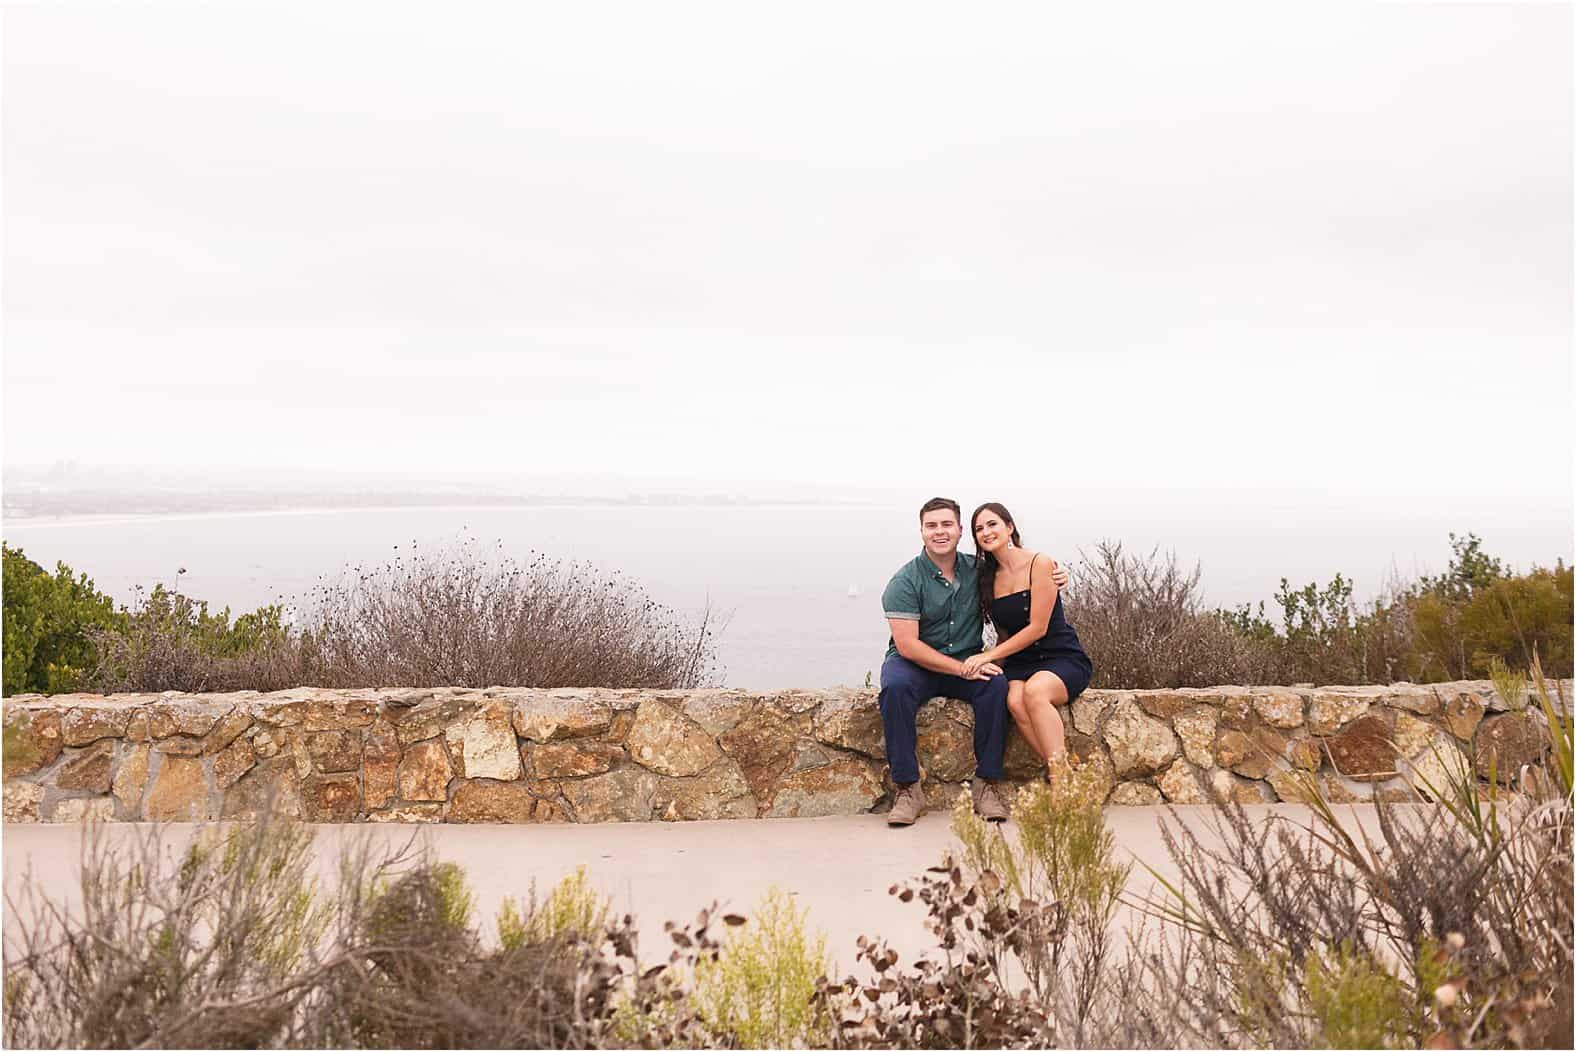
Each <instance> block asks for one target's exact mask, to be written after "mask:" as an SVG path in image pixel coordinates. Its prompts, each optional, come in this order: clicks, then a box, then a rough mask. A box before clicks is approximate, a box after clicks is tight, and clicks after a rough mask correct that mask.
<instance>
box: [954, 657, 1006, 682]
mask: <svg viewBox="0 0 1576 1052" xmlns="http://www.w3.org/2000/svg"><path fill="white" fill-rule="evenodd" d="M999 675H1001V666H1000V665H998V664H996V663H995V662H994V661H991V660H990V659H989V658H987V657H986V656H985V655H984V654H975V655H974V656H973V657H970V658H964V659H963V670H962V671H961V672H959V673H958V678H959V679H990V678H991V677H992V676H999Z"/></svg>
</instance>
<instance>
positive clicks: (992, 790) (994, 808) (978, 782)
mask: <svg viewBox="0 0 1576 1052" xmlns="http://www.w3.org/2000/svg"><path fill="white" fill-rule="evenodd" d="M971 792H972V793H973V794H974V813H975V814H977V815H979V816H980V817H981V818H983V819H985V821H987V822H1005V821H1007V817H1008V814H1009V812H1008V810H1007V801H1005V800H1003V799H1002V798H1001V794H1000V793H998V792H996V783H994V782H987V781H986V780H985V779H983V778H976V779H974V784H973V786H972V787H971Z"/></svg>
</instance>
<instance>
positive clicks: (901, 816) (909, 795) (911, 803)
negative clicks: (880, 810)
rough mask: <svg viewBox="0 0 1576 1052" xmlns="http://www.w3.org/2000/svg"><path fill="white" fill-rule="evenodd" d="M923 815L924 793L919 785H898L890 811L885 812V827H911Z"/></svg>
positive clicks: (912, 783) (914, 783)
mask: <svg viewBox="0 0 1576 1052" xmlns="http://www.w3.org/2000/svg"><path fill="white" fill-rule="evenodd" d="M924 813H925V791H924V790H923V789H921V788H920V787H919V783H918V782H910V783H908V784H907V785H900V786H898V787H897V796H896V797H894V798H893V800H892V810H890V811H888V812H887V825H889V826H911V825H913V824H914V823H915V822H917V821H919V816H920V815H922V814H924Z"/></svg>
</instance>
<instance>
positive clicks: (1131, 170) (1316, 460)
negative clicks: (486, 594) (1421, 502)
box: [3, 3, 1572, 521]
mask: <svg viewBox="0 0 1576 1052" xmlns="http://www.w3.org/2000/svg"><path fill="white" fill-rule="evenodd" d="M763 8H764V5H755V4H751V5H740V4H732V3H729V4H719V5H715V6H700V5H679V4H661V5H644V4H642V5H635V4H629V5H618V6H604V5H592V4H579V3H577V4H537V5H529V6H527V5H496V6H493V7H490V8H486V9H483V8H479V7H472V8H467V9H458V8H457V7H456V5H449V4H444V5H438V4H429V5H423V6H420V7H408V8H395V7H392V6H388V5H378V6H375V7H365V8H362V7H357V8H344V7H341V8H334V7H332V5H326V4H319V3H314V4H312V5H310V6H309V7H305V8H302V9H299V10H296V11H294V12H291V11H288V10H281V9H278V8H277V7H275V8H272V9H269V10H253V9H244V8H236V7H233V6H218V7H205V8H203V9H197V8H195V7H190V6H181V7H173V6H172V7H163V8H160V7H151V6H139V5H131V6H123V7H116V8H114V9H102V8H100V9H78V10H72V9H69V8H66V9H62V8H59V7H47V8H21V9H17V8H13V9H11V10H10V11H8V12H7V17H6V22H5V32H4V63H5V64H4V85H3V90H4V224H5V244H4V251H5V258H4V266H5V272H4V277H5V287H4V299H5V302H4V307H5V332H4V336H5V362H4V380H5V395H4V408H5V425H4V439H5V451H4V456H5V463H6V464H7V465H9V466H25V465H36V464H49V463H52V462H54V461H56V460H61V459H72V460H76V461H79V462H83V463H92V464H124V465H133V466H138V465H140V466H150V467H157V468H160V469H173V470H185V469H192V470H213V469H226V468H232V469H249V468H255V467H264V466H267V467H274V468H285V469H295V468H300V469H309V468H333V469H338V470H348V471H366V472H368V473H369V474H371V473H374V472H375V473H378V474H380V475H382V474H389V473H402V472H409V473H412V474H421V475H427V476H431V475H434V474H442V473H444V472H447V471H466V472H489V471H496V472H517V473H520V472H523V473H529V474H533V475H548V476H553V475H564V476H569V475H575V474H578V473H584V472H593V473H598V474H606V475H620V476H627V477H630V478H634V479H675V478H676V479H689V480H693V481H698V482H701V483H704V482H706V481H707V480H710V479H732V480H737V479H756V480H760V482H761V484H762V485H767V484H776V483H777V482H779V481H780V482H781V483H782V484H785V485H786V484H791V483H826V484H831V485H844V486H866V485H870V486H873V485H876V484H878V483H886V482H898V483H903V482H909V481H913V482H915V483H917V484H922V483H923V482H924V480H927V479H932V478H937V477H945V478H957V477H969V478H977V479H979V480H981V481H982V482H989V481H992V480H1003V481H1006V482H1009V483H1012V484H1017V485H1033V484H1038V483H1040V482H1044V481H1051V480H1054V481H1056V482H1058V483H1060V484H1079V485H1086V486H1098V485H1109V486H1117V487H1133V486H1145V485H1177V484H1179V483H1182V482H1186V483H1187V484H1188V485H1192V486H1196V487H1198V488H1199V489H1200V491H1201V492H1203V493H1205V494H1208V493H1213V492H1218V493H1221V494H1226V493H1229V492H1231V491H1239V490H1240V489H1241V488H1242V487H1252V486H1256V485H1263V486H1280V487H1289V488H1292V489H1296V488H1298V487H1316V488H1318V489H1319V491H1320V492H1323V493H1330V492H1344V493H1357V492H1364V491H1370V490H1393V489H1394V488H1395V487H1397V486H1405V487H1411V488H1412V489H1415V490H1416V491H1418V492H1419V493H1424V494H1426V493H1433V492H1440V493H1443V492H1448V491H1454V492H1455V493H1456V494H1457V495H1458V496H1459V495H1460V493H1461V492H1462V491H1463V490H1465V491H1467V492H1469V493H1482V494H1484V495H1488V494H1490V493H1494V494H1501V495H1503V494H1510V495H1512V497H1513V499H1517V500H1522V499H1525V500H1527V501H1529V502H1531V503H1535V504H1537V505H1539V506H1540V507H1542V508H1544V509H1545V510H1547V509H1549V508H1551V507H1552V508H1562V509H1564V514H1565V516H1566V518H1567V521H1568V516H1569V508H1570V503H1571V466H1572V462H1571V452H1570V448H1571V445H1570V442H1571V338H1572V174H1571V172H1572V150H1571V146H1572V134H1571V118H1572V112H1571V106H1572V25H1571V18H1572V15H1571V11H1570V9H1569V7H1567V6H1565V5H1539V6H1513V5H1501V4H1495V5H1488V6H1456V5H1432V4H1417V5H1388V6H1350V7H1347V6H1340V5H1334V4H1327V3H1318V4H1309V5H1307V6H1305V7H1303V8H1301V9H1300V10H1297V9H1294V10H1292V11H1291V12H1290V13H1289V12H1288V9H1287V8H1286V7H1285V6H1283V5H1279V4H1276V5H1241V6H1236V7H1232V8H1229V9H1227V8H1216V9H1209V10H1203V11H1201V10H1199V9H1198V7H1197V5H1173V6H1172V7H1162V6H1160V5H1154V6H1151V7H1146V8H1132V7H1116V6H1111V5H1098V6H1097V5H1080V8H1079V10H1078V11H1076V12H1066V11H1063V12H1059V13H1049V12H1047V11H1046V10H1044V9H1042V6H1041V5H1035V6H1034V7H1033V8H1027V7H1025V8H1003V7H995V6H993V7H991V8H989V9H979V8H972V9H968V10H967V11H965V10H964V9H963V8H959V7H957V6H955V5H947V6H944V7H924V6H915V5H912V4H907V3H905V4H900V5H898V4H893V5H850V4H836V5H807V4H794V5H775V6H774V7H773V8H772V9H771V10H769V11H768V10H764V9H763ZM1419 499H1424V498H1419Z"/></svg>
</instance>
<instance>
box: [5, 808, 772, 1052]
mask: <svg viewBox="0 0 1576 1052" xmlns="http://www.w3.org/2000/svg"><path fill="white" fill-rule="evenodd" d="M118 832H121V833H124V834H126V837H125V838H124V839H123V840H122V841H121V842H122V844H123V845H124V846H122V847H120V848H118V849H117V848H112V847H110V846H108V845H109V843H110V838H109V837H108V836H107V835H106V834H107V830H106V829H105V828H104V827H90V829H89V830H88V831H87V832H85V834H84V849H83V857H82V869H81V877H80V884H81V890H82V904H81V905H80V906H75V905H73V906H72V907H70V908H68V907H66V906H65V905H63V904H62V903H60V902H59V901H58V900H56V899H54V898H52V897H51V896H52V895H53V894H54V893H55V892H56V889H52V888H44V887H41V886H40V885H39V884H38V883H37V882H36V881H34V880H33V879H32V878H26V879H24V881H23V882H22V888H21V891H20V893H19V897H18V899H17V900H12V899H11V898H9V897H8V900H7V907H8V912H9V918H8V922H7V931H6V941H5V944H4V959H5V983H4V990H5V1018H4V1027H5V1030H4V1033H5V1043H6V1045H7V1046H8V1047H38V1048H45V1047H90V1048H138V1047H145V1048H264V1047H283V1048H339V1047H362V1048H379V1047H387V1048H602V1047H623V1046H626V1045H628V1044H629V1043H631V1042H633V1043H637V1044H640V1045H644V1046H648V1047H649V1046H650V1045H652V1044H656V1045H659V1046H675V1047H696V1046H701V1045H704V1044H707V1043H709V1042H711V1041H713V1040H716V1039H715V1038H713V1037H711V1036H710V1035H711V1033H712V1031H711V1030H710V1029H709V1028H708V1027H707V1026H706V1025H705V1024H704V1023H703V1022H702V1020H701V1018H700V1016H699V1014H698V1013H697V1011H696V1009H695V1006H694V1004H693V997H692V993H693V987H692V985H691V984H690V982H689V979H688V978H687V977H690V976H693V975H694V974H696V972H697V970H699V969H701V968H703V967H704V966H706V965H710V964H715V961H716V959H717V957H718V954H719V952H720V948H721V944H720V943H719V941H718V940H717V939H716V938H715V937H713V935H712V934H711V926H712V924H713V918H716V920H718V921H721V922H723V923H726V924H729V925H739V924H742V923H744V918H743V917H739V916H735V915H728V916H726V917H723V916H720V915H718V913H717V911H716V909H715V907H712V908H711V909H708V910H703V911H702V912H701V914H700V916H699V917H698V918H697V921H696V923H695V924H694V925H692V926H690V927H678V926H675V925H673V924H669V925H667V926H666V928H667V931H668V933H669V935H670V937H671V940H672V943H673V949H672V951H671V953H669V955H668V957H667V959H666V961H665V962H664V963H662V964H659V965H657V966H655V967H643V966H642V965H641V964H640V963H639V955H638V952H637V949H638V947H637V941H636V935H635V929H634V922H633V918H631V917H628V916H624V917H622V918H620V919H618V920H616V921H612V922H610V923H607V924H606V925H605V926H602V927H599V928H596V929H595V930H582V929H581V928H580V927H579V926H578V924H577V923H575V924H568V925H565V924H564V923H562V922H563V920H564V918H565V916H569V917H570V918H571V920H577V921H578V920H582V919H585V918H586V917H587V916H592V917H595V916H597V915H598V914H599V912H600V907H599V908H598V909H594V910H592V911H591V913H590V914H587V913H585V911H582V910H578V909H570V910H568V911H567V912H566V913H564V914H563V915H561V916H560V915H554V916H546V917H537V916H536V915H535V912H534V907H533V908H528V910H527V912H526V914H525V915H524V916H523V917H519V918H518V920H519V931H520V933H521V936H520V937H519V938H516V939H507V940H505V941H504V943H503V944H502V945H495V946H489V945H486V944H484V943H483V941H482V939H481V938H480V936H479V935H478V933H477V929H476V927H475V924H474V916H473V914H474V910H473V905H472V903H473V899H472V896H471V893H470V891H469V889H468V888H467V886H466V883H465V877H464V873H463V872H462V871H461V870H460V869H459V868H458V867H456V866H453V865H448V864H443V863H438V862H435V861H434V860H433V859H431V858H430V857H427V856H425V855H420V854H415V853H413V852H411V851H409V850H408V845H407V849H395V850H392V851H391V850H384V849H373V848H372V847H371V846H370V844H369V842H368V841H366V840H360V841H356V842H353V843H352V844H351V845H350V846H349V847H348V848H347V849H346V850H345V851H344V853H343V854H342V855H341V857H340V859H339V866H338V871H339V879H338V884H337V887H336V889H335V890H334V892H333V893H332V894H325V893H323V892H322V891H321V890H320V889H319V887H318V885H317V883H316V881H315V880H314V878H313V875H312V873H313V865H312V842H313V834H312V832H311V831H310V827H305V826H301V825H299V824H295V823H291V822H287V821H284V820H280V819H266V820H264V821H260V822H257V823H252V824H243V825H235V826H229V827H225V828H222V829H218V828H207V829H202V830H199V831H198V832H197V833H196V834H195V836H194V839H193V840H192V841H191V843H190V845H189V846H188V847H187V848H186V849H185V850H183V851H180V852H178V853H175V852H171V851H169V850H168V847H167V845H166V844H165V842H164V839H163V836H164V833H163V831H162V830H161V829H159V828H158V827H154V828H151V829H146V830H132V829H129V828H127V827H119V828H118ZM583 890H584V889H583V888H580V889H579V890H577V888H576V886H571V885H569V884H568V883H566V884H564V885H560V888H559V889H555V894H557V893H558V892H559V891H562V894H561V895H559V897H560V899H562V900H563V902H569V900H570V899H576V898H577V897H579V898H583V897H584V896H583V895H582V892H583ZM553 897H554V896H551V895H550V896H549V899H552V898H553ZM563 902H561V903H560V904H561V905H562V904H563ZM569 905H571V906H573V905H574V903H573V902H569Z"/></svg>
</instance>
